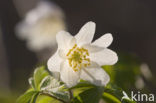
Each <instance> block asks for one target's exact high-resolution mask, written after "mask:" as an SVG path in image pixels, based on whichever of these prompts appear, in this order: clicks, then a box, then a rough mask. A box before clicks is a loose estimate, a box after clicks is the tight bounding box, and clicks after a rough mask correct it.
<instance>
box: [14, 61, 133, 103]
mask: <svg viewBox="0 0 156 103" xmlns="http://www.w3.org/2000/svg"><path fill="white" fill-rule="evenodd" d="M118 65H119V64H118ZM117 67H118V66H117ZM104 68H105V70H106V71H107V72H108V73H109V74H111V75H112V76H111V78H113V79H115V77H117V73H116V72H114V71H113V70H112V69H113V68H115V67H113V66H104ZM118 78H120V77H118ZM115 83H116V82H115V81H114V80H112V81H111V83H109V84H108V85H107V86H106V87H101V86H96V85H93V84H91V83H90V82H87V81H83V80H81V81H80V83H78V84H77V85H76V86H73V87H71V88H67V87H66V86H65V84H64V83H62V82H61V81H59V80H57V79H55V78H54V77H53V76H51V75H50V74H49V73H48V71H47V70H46V68H45V67H39V68H37V69H36V70H35V72H34V75H33V77H31V78H30V79H29V84H30V85H31V88H30V89H29V90H28V91H27V92H26V93H25V94H23V95H22V96H20V97H19V98H18V100H17V103H69V102H71V103H99V101H100V100H101V99H103V100H104V101H105V102H106V103H135V102H132V101H131V100H128V99H125V98H123V96H124V94H123V90H122V89H121V88H119V87H117V86H116V85H114V84H115ZM122 86H123V85H122Z"/></svg>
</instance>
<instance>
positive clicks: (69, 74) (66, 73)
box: [60, 60, 79, 87]
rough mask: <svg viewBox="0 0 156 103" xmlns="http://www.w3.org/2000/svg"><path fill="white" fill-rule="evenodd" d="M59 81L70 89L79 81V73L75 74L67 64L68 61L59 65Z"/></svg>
mask: <svg viewBox="0 0 156 103" xmlns="http://www.w3.org/2000/svg"><path fill="white" fill-rule="evenodd" d="M60 73H61V80H62V81H63V82H64V83H65V84H66V85H67V86H68V87H72V86H74V85H76V84H77V83H78V81H79V71H78V72H75V71H74V70H73V69H72V68H71V67H70V66H69V64H68V61H67V60H66V61H64V63H63V64H62V65H61V71H60Z"/></svg>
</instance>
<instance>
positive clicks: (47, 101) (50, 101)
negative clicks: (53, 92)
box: [36, 95, 62, 103]
mask: <svg viewBox="0 0 156 103" xmlns="http://www.w3.org/2000/svg"><path fill="white" fill-rule="evenodd" d="M36 103H62V102H60V101H58V100H56V99H54V98H52V97H49V96H45V95H39V96H38V98H37V101H36Z"/></svg>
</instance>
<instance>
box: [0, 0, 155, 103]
mask: <svg viewBox="0 0 156 103" xmlns="http://www.w3.org/2000/svg"><path fill="white" fill-rule="evenodd" d="M155 5H156V1H155V0H96V1H95V0H66V1H65V0H55V1H54V0H49V1H46V0H42V1H41V0H0V100H1V101H2V100H4V101H5V99H6V98H13V99H15V98H16V96H18V95H19V94H21V93H23V92H24V91H25V90H26V89H27V88H28V87H29V86H28V78H29V77H30V76H31V74H32V72H33V70H34V68H35V67H37V65H40V64H45V63H46V61H47V60H48V58H49V57H50V56H51V55H52V54H53V53H54V52H55V50H56V48H57V45H56V41H55V35H56V33H57V32H58V31H59V30H67V31H69V32H70V33H71V34H72V35H75V34H76V33H77V32H78V31H79V29H80V28H81V27H82V26H83V25H84V24H85V23H86V22H88V21H94V22H95V23H96V25H97V29H96V35H95V38H94V40H95V39H97V38H99V37H100V36H102V35H103V34H105V33H112V35H113V37H114V41H113V43H112V45H111V46H110V48H111V49H112V50H114V51H117V53H118V54H119V62H118V64H117V65H115V66H113V67H106V69H108V68H112V69H111V70H112V71H110V70H109V69H108V72H109V73H110V75H113V76H114V77H112V78H114V79H113V80H112V82H113V81H114V82H116V84H118V85H119V86H120V87H122V88H123V89H127V90H125V91H129V90H134V89H135V90H138V89H140V90H143V91H145V92H146V91H147V92H150V91H151V92H150V93H155V92H156V85H155V81H154V80H155V74H156V63H155V58H156V12H155V10H156V6H155ZM113 68H114V69H113ZM118 68H119V69H118ZM125 73H127V74H129V75H125ZM123 76H124V77H123ZM128 80H129V81H128ZM126 87H128V88H126ZM4 94H5V95H6V97H5V95H4ZM14 94H15V95H14ZM8 95H10V97H9V96H8ZM3 103H5V102H3ZM6 103H12V102H9V101H8V102H6Z"/></svg>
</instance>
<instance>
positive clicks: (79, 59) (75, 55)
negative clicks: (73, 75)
mask: <svg viewBox="0 0 156 103" xmlns="http://www.w3.org/2000/svg"><path fill="white" fill-rule="evenodd" d="M66 56H67V58H68V62H69V66H70V67H72V69H73V70H74V71H75V72H76V71H78V70H80V69H81V68H82V67H87V66H89V65H90V59H89V58H87V56H89V52H88V50H87V49H85V48H83V47H82V48H80V47H78V46H77V44H75V45H74V46H73V48H71V49H70V50H69V51H68V53H67V54H66Z"/></svg>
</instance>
